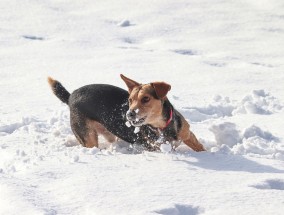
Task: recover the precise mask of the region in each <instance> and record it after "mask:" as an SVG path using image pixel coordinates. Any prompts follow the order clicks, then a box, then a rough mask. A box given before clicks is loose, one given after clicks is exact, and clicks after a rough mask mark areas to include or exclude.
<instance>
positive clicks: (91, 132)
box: [85, 120, 116, 148]
mask: <svg viewBox="0 0 284 215" xmlns="http://www.w3.org/2000/svg"><path fill="white" fill-rule="evenodd" d="M86 123H87V128H88V131H87V134H86V136H85V146H86V147H87V148H93V147H94V146H95V147H97V148H98V146H99V144H98V135H102V136H103V137H104V138H105V139H106V140H107V141H108V142H109V143H113V142H115V141H116V136H115V135H113V134H112V133H110V132H109V131H108V130H107V129H106V128H105V127H104V126H103V125H102V124H100V123H98V122H96V121H94V120H87V122H86Z"/></svg>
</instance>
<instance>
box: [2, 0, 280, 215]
mask: <svg viewBox="0 0 284 215" xmlns="http://www.w3.org/2000/svg"><path fill="white" fill-rule="evenodd" d="M283 11H284V3H283V1H282V0H258V1H257V0H239V1H233V0H226V1H225V0H216V1H210V0H190V1H187V0H166V1H165V0H157V1H150V0H144V1H130V0H121V1H108V0H104V1H87V0H81V1H67V0H60V1H58V0H46V1H38V0H21V1H16V0H9V1H7V0H6V1H5V0H3V1H1V2H0V23H1V25H0V35H1V37H0V47H1V48H0V67H1V70H0V74H1V80H0V89H1V94H0V99H1V105H0V112H1V118H0V214H48V215H54V214H166V215H169V214H179V215H181V214H190V215H196V214H218V215H220V214H265V215H266V214H283V211H284V189H283V187H284V133H283V125H284V124H283V119H284V85H283V81H284V72H283V71H284V63H283V62H284V12H283ZM120 73H123V74H125V75H126V76H128V77H130V78H133V79H135V80H137V81H139V82H141V83H149V82H151V81H166V82H168V83H170V84H171V85H172V90H171V91H170V92H169V95H168V97H169V99H170V100H171V101H172V103H173V104H174V106H175V107H176V108H177V109H178V110H179V111H180V112H181V113H182V114H183V115H184V116H185V118H186V119H187V120H188V121H189V122H190V124H191V129H192V130H193V132H194V133H195V134H196V136H197V137H198V138H199V139H200V141H201V142H202V143H203V144H204V145H205V147H206V149H207V152H202V153H195V152H193V151H191V150H190V149H189V148H188V147H187V146H185V145H181V146H179V147H178V148H176V151H175V152H170V149H169V147H168V146H169V145H166V146H164V145H163V146H162V151H163V152H164V153H163V152H145V151H142V152H141V148H139V146H136V145H134V146H129V144H127V143H125V142H122V141H120V142H119V143H118V144H112V145H109V144H108V143H106V142H105V140H104V139H100V142H101V144H100V149H97V148H93V149H86V148H83V147H81V146H80V145H78V142H77V141H76V139H75V137H74V135H73V134H72V132H71V129H70V124H69V109H68V107H67V106H66V105H64V104H61V103H60V101H59V100H58V99H57V98H56V97H55V96H54V95H53V94H52V93H51V90H50V89H49V86H48V84H47V81H46V78H47V76H51V77H54V78H56V79H58V80H59V81H61V82H62V83H63V85H64V86H65V87H66V88H67V89H68V90H69V91H70V92H72V91H73V90H75V89H77V88H79V87H81V86H83V85H86V84H91V83H108V84H113V85H116V86H119V87H123V88H125V89H126V87H125V85H124V83H123V81H122V80H121V79H120V78H119V74H120Z"/></svg>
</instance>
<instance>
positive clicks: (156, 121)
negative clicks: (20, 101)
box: [48, 74, 205, 152]
mask: <svg viewBox="0 0 284 215" xmlns="http://www.w3.org/2000/svg"><path fill="white" fill-rule="evenodd" d="M120 76H121V78H122V80H123V81H124V82H125V84H126V86H127V87H128V91H126V90H124V89H121V88H119V87H116V86H112V85H107V84H92V85H86V86H83V87H81V88H79V89H77V90H75V91H74V92H73V93H72V94H70V93H69V92H68V91H67V90H66V89H65V88H64V87H63V85H62V84H61V83H60V82H59V81H57V80H54V79H53V78H51V77H48V83H49V85H50V86H51V89H52V91H53V93H54V94H55V95H56V96H57V97H58V98H59V99H60V100H61V101H62V102H63V103H66V104H67V105H68V106H69V108H70V124H71V129H72V131H73V133H74V135H75V136H76V138H77V140H78V141H79V143H80V144H82V145H83V146H84V147H88V148H92V147H98V135H102V136H103V137H104V138H105V139H106V140H107V141H108V142H110V143H114V142H115V141H117V139H118V138H119V139H122V140H124V141H126V142H128V143H131V144H133V143H136V144H141V145H143V146H145V148H146V149H147V150H150V151H154V150H157V149H159V146H160V145H161V144H162V143H172V142H179V141H182V142H184V143H185V144H186V145H187V146H189V147H190V148H191V149H193V150H194V151H197V152H199V151H205V148H204V147H203V145H202V144H201V143H199V141H198V140H197V138H196V137H195V135H194V134H193V133H192V132H191V131H190V129H189V128H190V126H189V124H188V122H187V121H186V120H185V118H184V117H183V116H182V115H181V114H180V113H179V112H178V111H177V110H175V109H174V107H173V105H172V104H171V103H170V101H169V100H168V98H167V93H168V91H170V89H171V86H170V85H169V84H167V83H165V82H152V83H150V84H140V83H138V82H136V81H134V80H131V79H129V78H127V77H125V76H124V75H122V74H121V75H120Z"/></svg>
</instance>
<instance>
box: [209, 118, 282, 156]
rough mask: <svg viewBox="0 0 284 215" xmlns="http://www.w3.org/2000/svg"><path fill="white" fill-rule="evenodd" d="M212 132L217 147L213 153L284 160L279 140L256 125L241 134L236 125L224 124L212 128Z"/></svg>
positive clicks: (212, 150)
mask: <svg viewBox="0 0 284 215" xmlns="http://www.w3.org/2000/svg"><path fill="white" fill-rule="evenodd" d="M210 131H212V132H213V134H214V136H215V140H216V145H217V147H212V148H211V152H220V153H226V154H227V153H230V154H237V155H253V156H257V157H266V158H276V159H279V160H283V158H284V151H283V150H282V149H281V148H280V144H278V143H279V138H277V137H275V136H274V135H272V134H271V133H270V132H268V131H263V130H262V129H261V128H259V127H258V126H256V125H252V126H250V127H248V128H245V129H244V130H243V131H242V132H240V131H239V130H238V129H237V126H236V125H235V124H234V123H231V122H224V123H220V124H218V125H213V126H211V128H210Z"/></svg>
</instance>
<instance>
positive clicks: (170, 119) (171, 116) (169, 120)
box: [160, 109, 173, 130]
mask: <svg viewBox="0 0 284 215" xmlns="http://www.w3.org/2000/svg"><path fill="white" fill-rule="evenodd" d="M172 119H173V109H171V112H170V118H169V119H168V121H167V123H166V125H165V127H163V128H160V129H161V130H164V129H165V128H166V127H168V125H169V124H170V123H171V121H172Z"/></svg>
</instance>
